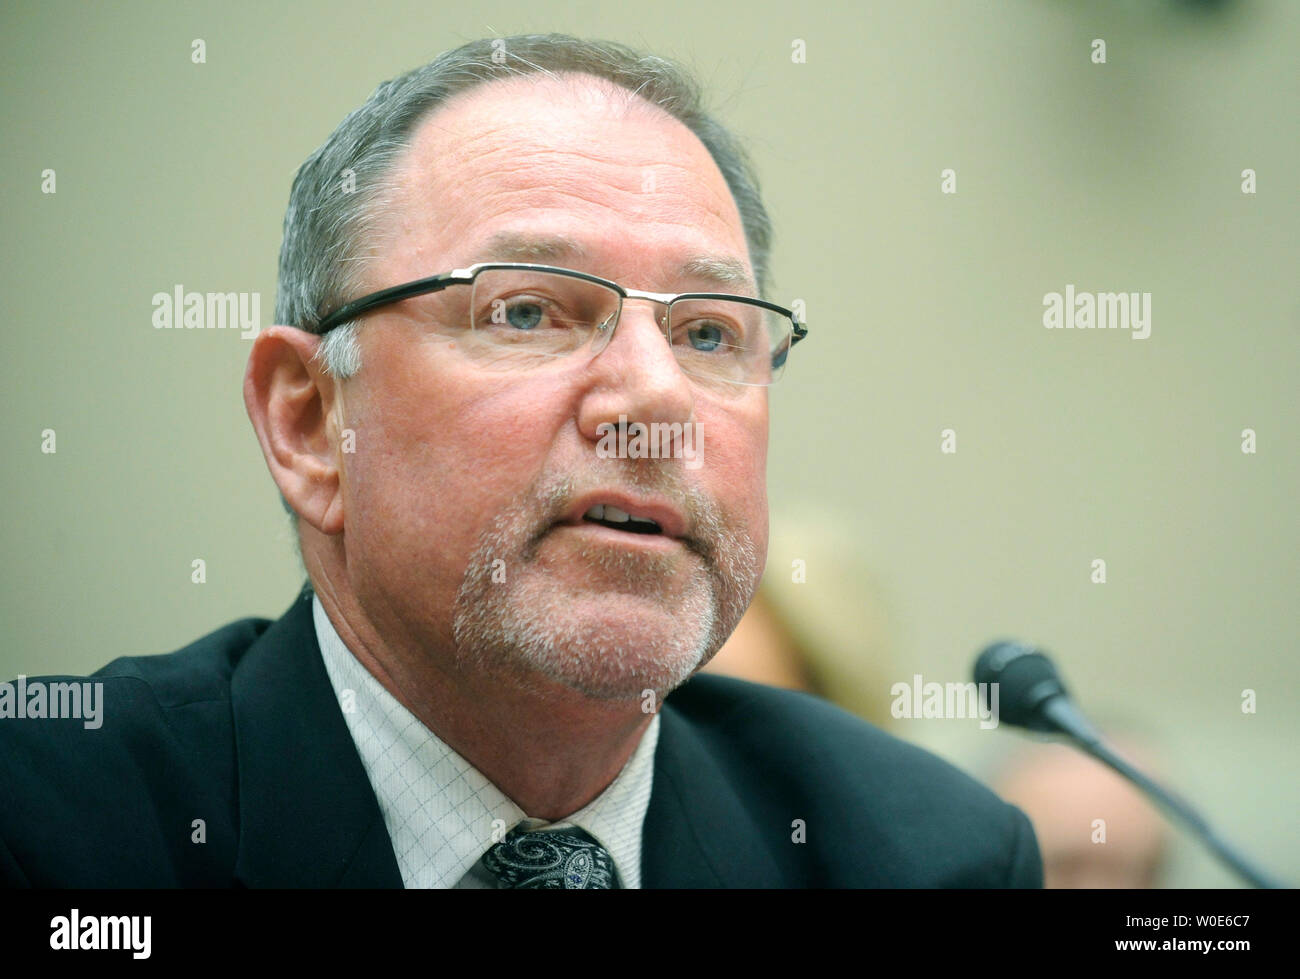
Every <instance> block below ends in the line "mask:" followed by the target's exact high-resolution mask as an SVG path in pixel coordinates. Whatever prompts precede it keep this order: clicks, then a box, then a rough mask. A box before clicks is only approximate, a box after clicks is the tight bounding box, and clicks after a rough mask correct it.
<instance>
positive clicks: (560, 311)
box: [315, 262, 808, 386]
mask: <svg viewBox="0 0 1300 979" xmlns="http://www.w3.org/2000/svg"><path fill="white" fill-rule="evenodd" d="M461 285H468V286H470V287H471V288H470V289H468V290H460V289H454V290H452V289H449V287H450V286H461ZM444 290H448V291H446V292H445V293H444ZM432 293H440V294H442V295H440V296H439V301H438V302H437V303H435V304H434V306H435V308H434V309H432V310H431V311H430V314H429V319H430V323H431V326H437V327H438V328H440V329H443V330H446V329H448V328H451V329H454V330H455V331H456V333H457V336H458V338H459V342H458V349H460V350H461V351H462V352H463V353H465V354H466V355H467V356H469V357H470V358H471V359H472V360H474V361H475V362H476V363H478V364H479V365H481V366H483V367H485V368H486V369H490V370H501V371H523V370H530V369H534V368H538V367H541V366H543V365H545V364H553V363H555V361H556V358H559V357H565V356H569V355H571V354H574V353H575V352H577V351H579V350H583V349H590V350H591V355H592V356H593V357H594V356H595V355H596V354H599V353H600V352H601V351H602V350H603V349H604V348H605V346H606V345H607V344H608V343H609V341H610V338H611V337H613V335H614V330H615V328H616V327H617V326H618V321H619V315H620V314H621V313H622V311H623V301H624V300H626V299H645V300H649V301H650V302H652V303H656V304H658V305H662V306H664V307H665V309H664V313H663V316H662V317H659V318H658V319H657V322H658V324H659V329H660V330H661V331H662V332H663V334H664V337H665V338H666V339H667V340H668V344H669V346H670V347H671V348H672V351H673V353H674V355H675V356H676V357H677V363H678V365H679V366H680V367H681V369H682V372H683V373H685V374H688V375H690V376H691V377H692V378H696V379H698V380H702V381H706V382H720V383H726V384H743V385H759V386H762V385H768V384H772V383H773V382H774V381H776V380H777V379H778V378H779V377H780V376H781V374H782V372H783V370H784V368H785V362H786V358H787V357H788V355H789V352H790V348H791V347H792V346H794V344H796V343H798V342H799V341H800V340H802V339H803V338H804V337H805V336H807V334H808V328H807V327H806V326H805V325H804V324H803V323H801V322H799V320H798V319H797V317H796V316H795V314H794V313H793V312H792V311H791V310H788V309H786V308H785V307H783V306H777V305H775V304H774V303H769V302H767V301H765V300H762V299H750V298H747V297H743V296H731V295H726V294H724V293H714V292H683V293H661V292H642V291H640V290H637V289H624V288H623V287H622V286H620V285H619V284H618V283H616V282H610V281H609V280H608V279H602V278H599V277H598V276H594V275H588V274H587V273H586V272H576V271H574V270H573V269H563V268H556V267H554V266H550V265H532V264H524V263H518V262H479V263H477V264H475V265H470V266H468V267H466V268H463V269H453V270H452V271H451V272H447V273H445V274H443V275H435V276H430V277H429V278H426V279H418V280H416V281H415V282H408V283H406V284H404V285H399V286H393V287H391V288H388V289H381V290H380V291H379V292H374V293H371V294H370V295H368V296H363V297H362V298H360V299H357V300H354V301H353V302H350V303H348V304H347V305H345V306H342V307H340V308H339V309H337V310H335V311H334V312H333V313H330V314H329V315H328V316H326V317H325V318H324V319H322V320H321V322H320V325H319V326H318V327H317V329H316V330H315V332H316V333H317V334H318V335H321V336H323V335H324V334H326V333H328V332H329V331H330V330H333V329H335V328H336V327H339V326H342V325H343V324H345V323H348V322H351V321H352V320H354V319H356V318H357V317H358V316H360V315H361V314H363V313H367V312H370V311H371V310H374V309H378V308H379V307H381V306H388V305H391V304H393V303H398V302H402V301H403V300H406V299H411V298H414V297H416V296H425V295H429V294H432ZM435 321H436V322H435ZM465 327H468V329H465Z"/></svg>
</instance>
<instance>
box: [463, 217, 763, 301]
mask: <svg viewBox="0 0 1300 979" xmlns="http://www.w3.org/2000/svg"><path fill="white" fill-rule="evenodd" d="M590 257H591V252H590V251H589V250H588V248H587V247H586V246H585V245H584V244H582V242H580V241H578V240H577V239H576V238H571V237H569V236H568V235H536V234H526V233H521V232H518V231H499V232H497V233H496V234H494V235H493V236H492V237H491V238H489V239H488V240H487V241H486V242H484V244H483V246H482V247H481V248H479V249H478V251H477V252H476V254H475V256H474V259H473V263H477V262H532V263H536V264H541V265H555V264H558V263H560V262H571V263H572V262H580V261H584V260H588V259H590ZM473 263H471V264H473ZM676 274H677V277H678V278H681V279H695V280H700V279H702V280H704V281H706V282H711V283H714V284H715V285H717V286H739V287H740V288H741V289H742V290H743V291H744V292H746V293H749V294H751V295H757V290H756V287H755V285H754V279H753V277H752V276H751V275H750V274H749V269H748V268H746V266H745V263H744V262H741V261H739V260H738V259H735V258H722V257H716V256H712V255H696V256H694V257H692V258H688V259H687V260H686V261H685V262H683V263H682V264H681V265H680V266H679V267H678V268H677V270H676ZM633 288H635V287H633Z"/></svg>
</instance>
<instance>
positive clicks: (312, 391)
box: [244, 326, 343, 534]
mask: <svg viewBox="0 0 1300 979" xmlns="http://www.w3.org/2000/svg"><path fill="white" fill-rule="evenodd" d="M319 346H320V337H318V336H315V335H314V334H311V333H308V332H306V331H305V330H299V329H296V328H294V327H292V326H272V327H268V328H266V329H264V330H262V331H261V332H260V333H258V335H257V339H256V340H254V341H253V352H252V353H251V354H249V357H248V369H247V370H246V371H245V372H244V407H245V408H247V409H248V417H249V419H250V420H251V421H252V423H253V428H254V430H255V431H256V432H257V441H258V442H259V443H261V446H262V455H263V456H265V457H266V465H267V468H268V469H270V470H271V478H272V479H274V480H275V483H276V485H277V486H279V487H280V492H281V493H283V494H284V498H285V499H286V500H287V501H288V502H289V505H290V506H291V507H293V509H294V510H295V511H296V512H297V513H298V515H299V516H300V517H302V519H304V520H306V521H307V522H308V523H309V524H311V525H312V526H313V527H315V528H316V529H317V530H319V531H320V532H321V533H323V534H338V533H341V532H342V531H343V496H342V493H341V492H340V479H339V452H338V448H339V430H338V423H337V421H336V419H335V418H334V406H335V400H336V399H337V397H338V396H339V393H340V392H339V390H338V384H339V382H338V381H336V380H335V379H334V378H333V377H330V376H329V375H328V374H326V373H325V370H324V366H323V365H322V364H320V363H319V362H318V361H315V360H313V359H312V358H314V357H315V356H316V351H317V349H318V348H319Z"/></svg>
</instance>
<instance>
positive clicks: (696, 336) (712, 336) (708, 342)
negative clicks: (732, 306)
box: [686, 323, 722, 351]
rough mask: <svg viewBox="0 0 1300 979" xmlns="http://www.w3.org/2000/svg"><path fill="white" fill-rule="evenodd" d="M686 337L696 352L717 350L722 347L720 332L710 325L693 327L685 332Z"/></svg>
mask: <svg viewBox="0 0 1300 979" xmlns="http://www.w3.org/2000/svg"><path fill="white" fill-rule="evenodd" d="M686 336H687V339H689V340H690V342H691V346H692V347H694V348H695V349H696V350H704V351H710V350H717V349H718V347H720V346H722V330H721V329H719V328H718V327H717V326H714V325H713V324H712V323H707V324H705V325H704V326H693V327H691V328H690V329H689V330H687V331H686Z"/></svg>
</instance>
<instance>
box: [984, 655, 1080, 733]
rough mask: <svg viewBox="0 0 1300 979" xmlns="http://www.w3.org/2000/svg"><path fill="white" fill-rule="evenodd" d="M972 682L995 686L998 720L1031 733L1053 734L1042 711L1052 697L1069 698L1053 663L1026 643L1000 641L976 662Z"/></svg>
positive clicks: (1053, 726) (1052, 726) (1051, 726)
mask: <svg viewBox="0 0 1300 979" xmlns="http://www.w3.org/2000/svg"><path fill="white" fill-rule="evenodd" d="M975 682H976V683H996V684H997V685H998V719H999V720H1001V721H1005V722H1006V723H1008V724H1013V725H1015V726H1017V727H1026V728H1029V729H1030V730H1032V731H1056V730H1059V728H1058V726H1057V725H1056V724H1055V723H1054V722H1053V721H1051V720H1049V719H1048V718H1047V717H1046V716H1044V714H1043V712H1042V707H1043V705H1044V704H1045V703H1046V702H1047V701H1048V700H1050V699H1051V698H1053V697H1067V698H1068V697H1069V694H1068V693H1067V692H1066V689H1065V684H1064V683H1062V682H1061V678H1060V676H1059V675H1058V674H1057V672H1056V667H1055V666H1053V665H1052V661H1051V660H1050V659H1048V658H1047V656H1046V655H1045V654H1044V653H1043V652H1041V651H1040V650H1038V649H1036V648H1034V647H1033V646H1030V645H1028V644H1027V643H1022V642H1016V641H1015V640H1011V639H1008V640H1002V641H1000V642H995V643H993V645H991V646H988V647H987V648H985V650H984V651H983V652H982V653H980V655H979V658H978V659H977V660H976V661H975Z"/></svg>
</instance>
